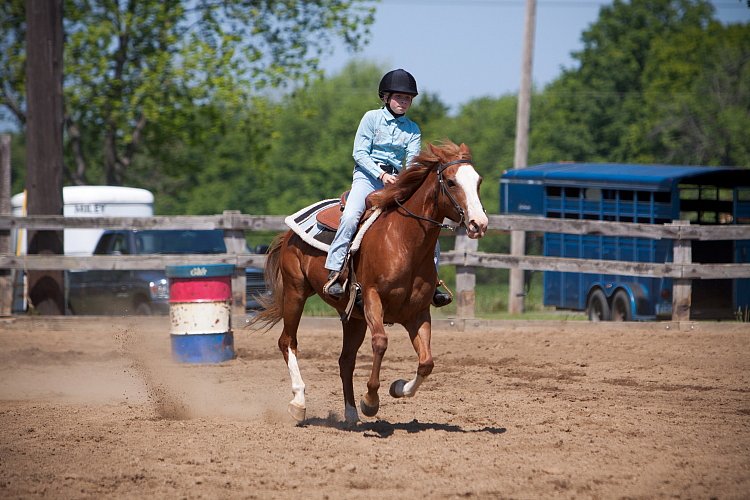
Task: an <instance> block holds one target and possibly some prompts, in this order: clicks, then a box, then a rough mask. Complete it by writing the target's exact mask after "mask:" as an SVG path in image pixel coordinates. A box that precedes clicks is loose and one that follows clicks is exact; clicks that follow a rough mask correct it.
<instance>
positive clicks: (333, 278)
mask: <svg viewBox="0 0 750 500" xmlns="http://www.w3.org/2000/svg"><path fill="white" fill-rule="evenodd" d="M339 274H340V273H338V272H336V271H329V272H328V281H327V282H326V284H325V285H323V293H325V294H326V295H328V296H329V297H331V298H334V299H336V300H338V299H340V298H341V297H343V296H344V287H343V286H341V283H339V282H338V279H339Z"/></svg>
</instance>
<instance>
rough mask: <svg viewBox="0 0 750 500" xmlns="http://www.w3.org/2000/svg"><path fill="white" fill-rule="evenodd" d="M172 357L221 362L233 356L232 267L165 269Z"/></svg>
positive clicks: (212, 266) (185, 359)
mask: <svg viewBox="0 0 750 500" xmlns="http://www.w3.org/2000/svg"><path fill="white" fill-rule="evenodd" d="M166 272H167V278H169V320H170V328H169V333H170V338H171V344H172V358H173V359H174V360H175V361H177V362H180V363H221V362H222V361H227V360H230V359H233V358H234V357H235V354H234V337H233V335H232V324H231V322H232V315H231V309H232V274H233V273H234V266H233V265H232V264H202V265H187V266H167V269H166Z"/></svg>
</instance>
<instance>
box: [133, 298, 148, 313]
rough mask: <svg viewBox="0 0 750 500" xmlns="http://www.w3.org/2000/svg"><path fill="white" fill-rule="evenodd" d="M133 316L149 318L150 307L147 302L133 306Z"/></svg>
mask: <svg viewBox="0 0 750 500" xmlns="http://www.w3.org/2000/svg"><path fill="white" fill-rule="evenodd" d="M135 315H136V316H151V306H150V305H149V304H148V302H143V301H142V302H138V303H137V304H136V305H135Z"/></svg>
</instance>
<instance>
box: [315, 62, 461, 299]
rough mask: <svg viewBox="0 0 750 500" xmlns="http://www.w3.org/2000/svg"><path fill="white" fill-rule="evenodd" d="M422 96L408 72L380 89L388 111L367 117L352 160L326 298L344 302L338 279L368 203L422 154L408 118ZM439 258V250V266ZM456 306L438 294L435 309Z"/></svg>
mask: <svg viewBox="0 0 750 500" xmlns="http://www.w3.org/2000/svg"><path fill="white" fill-rule="evenodd" d="M418 93H419V92H417V82H416V80H415V79H414V77H413V76H412V75H411V74H410V73H409V72H408V71H405V70H403V69H395V70H393V71H389V72H388V73H386V74H385V75H384V76H383V78H382V79H381V80H380V85H379V87H378V95H379V97H380V101H381V102H382V103H383V107H381V108H380V109H374V110H370V111H368V112H366V113H365V115H364V116H363V117H362V120H361V121H360V123H359V128H357V135H356V136H355V138H354V153H353V155H352V156H353V157H354V162H355V163H354V176H353V181H352V188H351V191H350V192H349V196H348V197H347V199H346V205H345V207H344V212H343V213H342V214H341V222H340V223H339V228H338V230H337V231H336V236H335V237H334V239H333V242H332V243H331V247H330V249H329V251H328V258H327V259H326V263H325V267H326V269H328V281H327V282H326V284H325V285H324V286H323V292H324V293H325V294H327V295H329V296H330V297H333V298H336V299H340V298H341V297H342V296H343V295H344V288H343V286H342V285H341V283H339V281H338V278H339V276H340V274H341V271H342V268H343V266H344V260H345V258H346V254H347V252H348V250H349V245H350V243H351V240H352V238H353V236H354V233H355V232H356V230H357V226H358V224H359V219H360V217H361V216H362V214H363V213H364V211H365V198H367V195H368V194H370V193H372V192H373V191H375V190H377V189H381V188H382V187H383V186H384V185H386V184H392V183H394V182H396V176H397V175H398V173H399V172H400V171H401V170H402V169H403V168H406V167H408V165H409V162H411V160H412V158H414V157H415V156H416V155H417V154H418V153H419V150H420V147H421V137H422V136H421V132H420V130H419V126H418V125H417V124H416V123H414V122H413V121H411V120H410V119H409V118H407V117H406V116H404V115H405V114H406V112H407V111H408V110H409V107H410V106H411V103H412V100H413V99H414V97H416V96H417V94H418ZM438 255H439V249H437V248H436V251H435V259H436V260H435V261H436V263H437V257H438ZM451 300H452V298H451V296H450V295H449V294H447V293H442V292H440V291H438V290H437V289H435V294H434V295H433V297H432V303H433V305H435V306H436V307H442V306H445V305H448V304H449V303H450V302H451Z"/></svg>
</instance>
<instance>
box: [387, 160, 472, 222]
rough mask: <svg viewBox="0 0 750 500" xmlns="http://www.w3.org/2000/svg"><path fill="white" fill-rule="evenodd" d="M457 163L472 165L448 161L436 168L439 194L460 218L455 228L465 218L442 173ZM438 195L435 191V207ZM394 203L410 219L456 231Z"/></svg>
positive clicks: (467, 161) (462, 161) (398, 203)
mask: <svg viewBox="0 0 750 500" xmlns="http://www.w3.org/2000/svg"><path fill="white" fill-rule="evenodd" d="M459 163H465V164H467V165H472V163H471V162H470V161H469V160H453V161H449V162H448V163H441V164H440V165H438V168H437V175H438V185H439V187H440V193H442V194H445V195H446V196H447V197H448V199H449V200H450V201H451V203H453V208H454V209H455V210H456V212H458V215H459V217H460V219H459V221H458V224H457V225H456V227H461V224H463V223H464V218H465V215H466V214H465V212H464V209H463V208H461V206H460V205H459V204H458V202H457V201H456V199H455V198H454V197H453V195H452V194H451V192H450V191H449V190H448V188H447V187H446V186H445V181H444V179H443V171H444V170H445V169H446V168H448V167H450V166H451V165H457V164H459ZM472 166H473V165H472ZM440 193H438V191H437V190H435V205H437V203H438V196H439V194H440ZM395 201H396V205H398V206H399V208H401V209H402V210H403V211H404V212H406V213H407V214H409V216H411V217H413V218H415V219H419V220H423V221H425V222H430V223H432V224H435V225H436V226H440V228H442V229H449V230H451V231H455V230H456V228H455V227H453V226H451V225H449V224H443V223H442V222H438V221H436V220H433V219H430V218H429V217H424V216H422V215H417V214H415V213H413V212H412V211H411V210H409V209H408V208H406V207H405V206H403V205H402V204H401V202H400V201H399V200H395Z"/></svg>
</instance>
